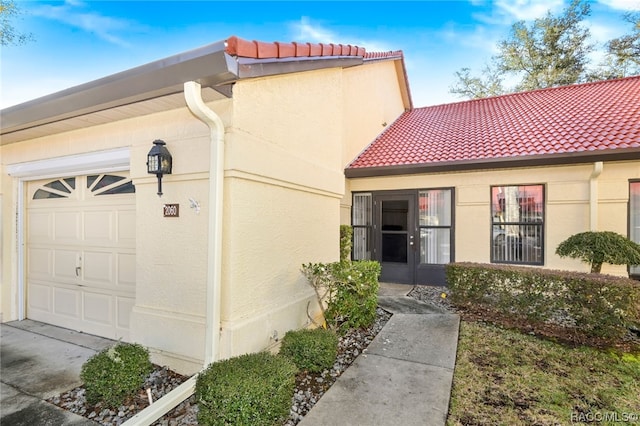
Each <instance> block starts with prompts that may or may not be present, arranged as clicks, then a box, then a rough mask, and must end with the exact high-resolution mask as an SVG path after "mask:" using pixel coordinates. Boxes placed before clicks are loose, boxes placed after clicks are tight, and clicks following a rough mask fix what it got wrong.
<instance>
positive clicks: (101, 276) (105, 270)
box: [82, 251, 115, 287]
mask: <svg viewBox="0 0 640 426" xmlns="http://www.w3.org/2000/svg"><path fill="white" fill-rule="evenodd" d="M82 269H83V278H84V280H85V281H86V284H91V283H94V284H100V285H106V286H110V287H111V286H115V283H114V281H113V270H114V265H113V253H111V252H99V251H85V252H84V262H83V268H82Z"/></svg>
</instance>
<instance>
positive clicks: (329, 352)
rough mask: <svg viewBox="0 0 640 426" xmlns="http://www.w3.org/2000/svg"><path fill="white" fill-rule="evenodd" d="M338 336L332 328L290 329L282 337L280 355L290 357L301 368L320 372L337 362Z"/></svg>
mask: <svg viewBox="0 0 640 426" xmlns="http://www.w3.org/2000/svg"><path fill="white" fill-rule="evenodd" d="M337 354H338V336H337V335H336V333H334V332H333V331H332V330H326V329H324V328H315V329H313V330H295V331H288V332H287V333H286V334H285V335H284V337H283V338H282V344H281V346H280V355H282V356H285V357H287V358H289V359H290V360H291V361H293V363H294V364H295V365H296V366H297V367H298V368H299V369H300V370H308V371H310V372H312V373H319V372H321V371H323V370H326V369H329V368H331V367H332V366H333V364H334V363H335V362H336V356H337Z"/></svg>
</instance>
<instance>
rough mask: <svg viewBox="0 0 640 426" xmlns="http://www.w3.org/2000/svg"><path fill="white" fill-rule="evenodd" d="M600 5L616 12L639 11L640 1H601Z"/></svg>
mask: <svg viewBox="0 0 640 426" xmlns="http://www.w3.org/2000/svg"><path fill="white" fill-rule="evenodd" d="M599 2H600V3H602V4H604V5H605V6H608V7H610V8H612V9H616V10H624V11H630V12H631V11H639V10H640V0H599Z"/></svg>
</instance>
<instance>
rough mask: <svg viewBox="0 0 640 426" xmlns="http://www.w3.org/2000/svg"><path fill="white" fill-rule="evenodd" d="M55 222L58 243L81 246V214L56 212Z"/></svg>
mask: <svg viewBox="0 0 640 426" xmlns="http://www.w3.org/2000/svg"><path fill="white" fill-rule="evenodd" d="M53 221H54V225H53V229H54V239H55V241H56V243H62V244H79V243H80V242H81V234H80V212H66V211H65V212H55V213H54V215H53Z"/></svg>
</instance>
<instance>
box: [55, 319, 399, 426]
mask: <svg viewBox="0 0 640 426" xmlns="http://www.w3.org/2000/svg"><path fill="white" fill-rule="evenodd" d="M376 313H377V315H376V321H375V323H374V324H373V325H372V326H371V327H369V328H368V329H365V330H352V331H350V332H348V333H347V334H346V335H344V336H341V337H340V338H339V340H338V356H337V358H336V362H335V364H334V365H333V367H332V368H331V369H330V370H325V371H323V372H322V373H316V374H312V373H308V372H301V373H299V374H298V376H297V377H296V388H295V392H294V396H293V398H292V401H291V411H290V415H289V418H288V419H287V420H286V422H285V423H284V425H285V426H292V425H297V424H298V423H299V422H300V420H302V418H303V417H304V416H305V414H307V413H308V412H309V410H310V409H311V408H312V407H313V406H314V405H315V404H316V402H318V400H319V399H320V397H321V396H322V395H323V394H324V393H325V392H326V391H327V390H328V389H329V387H331V385H332V384H333V383H334V382H335V381H336V379H337V378H338V377H340V375H341V374H342V373H343V372H344V371H345V370H346V369H347V367H349V365H351V363H352V362H353V361H354V360H355V359H356V357H357V356H358V355H360V354H361V353H362V352H364V351H365V350H366V348H367V346H369V344H370V343H371V341H372V340H373V338H374V337H375V336H376V335H377V334H378V332H379V331H380V330H381V329H382V327H384V325H385V324H386V323H387V321H388V320H389V318H390V317H391V314H389V313H388V312H386V311H384V310H382V309H380V308H378V310H377V312H376ZM185 380H187V377H185V376H181V375H179V374H176V373H175V372H173V371H171V370H169V369H167V368H166V367H158V366H156V367H155V368H154V371H153V372H152V373H151V374H150V375H149V377H148V378H147V380H146V381H145V384H144V386H143V389H142V390H141V391H140V392H139V393H138V395H136V396H135V397H134V398H132V399H131V400H128V401H126V402H125V404H124V405H122V406H120V407H118V408H117V409H108V408H105V407H103V406H102V405H101V404H97V405H90V404H88V403H87V400H86V397H85V389H84V387H78V388H75V389H73V390H71V391H69V392H66V393H64V394H62V395H60V396H56V397H53V398H50V399H49V400H48V402H50V403H52V404H55V405H57V406H59V407H61V408H63V409H65V410H67V411H71V412H73V413H76V414H79V415H81V416H84V417H86V418H89V419H91V420H93V421H95V422H97V423H99V424H101V425H105V426H111V425H120V424H122V423H124V422H125V421H126V420H128V419H129V418H131V417H133V416H134V415H135V414H137V413H138V412H139V411H141V410H143V409H144V408H146V407H147V406H148V405H149V401H148V396H147V393H146V389H150V392H151V396H152V398H153V400H154V401H155V400H157V399H159V398H160V397H162V396H163V395H165V394H166V393H168V392H169V391H171V390H172V389H173V388H175V387H177V386H178V385H180V384H181V383H183V382H184V381H185ZM197 414H198V406H197V404H196V401H195V397H194V396H191V397H190V398H188V399H187V400H185V401H184V402H182V403H181V404H180V405H178V406H177V407H176V408H174V409H173V410H172V411H170V412H169V413H167V414H166V415H165V416H164V417H162V418H161V419H159V420H158V421H157V422H156V423H154V425H160V426H177V425H197V424H198V421H197Z"/></svg>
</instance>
